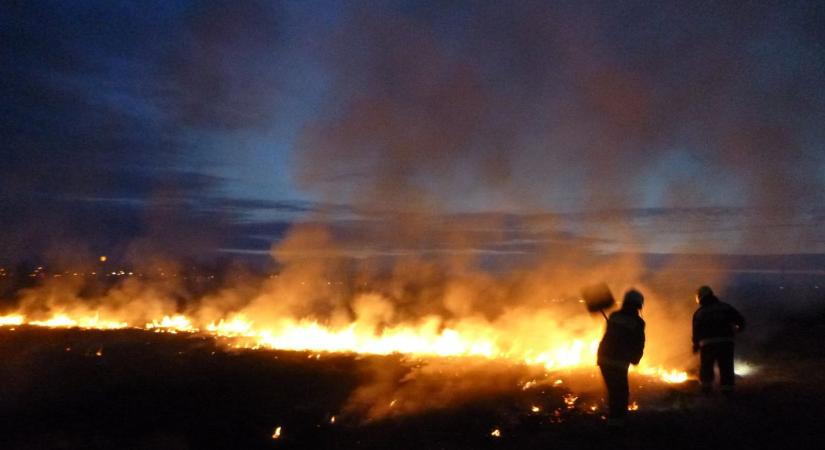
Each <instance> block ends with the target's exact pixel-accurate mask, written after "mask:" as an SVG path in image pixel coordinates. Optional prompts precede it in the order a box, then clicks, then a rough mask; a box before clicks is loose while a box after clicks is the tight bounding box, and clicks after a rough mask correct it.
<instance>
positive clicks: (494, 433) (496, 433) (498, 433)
mask: <svg viewBox="0 0 825 450" xmlns="http://www.w3.org/2000/svg"><path fill="white" fill-rule="evenodd" d="M490 436H492V437H501V430H499V429H498V428H496V429H494V430H493V431H491V432H490Z"/></svg>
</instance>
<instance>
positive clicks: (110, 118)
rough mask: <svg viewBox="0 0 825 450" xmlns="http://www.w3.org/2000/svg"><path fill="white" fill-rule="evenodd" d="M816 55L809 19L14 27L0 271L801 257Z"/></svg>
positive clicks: (283, 14) (821, 68)
mask: <svg viewBox="0 0 825 450" xmlns="http://www.w3.org/2000/svg"><path fill="white" fill-rule="evenodd" d="M823 30H825V7H823V5H822V3H821V2H776V3H764V4H761V5H753V4H750V3H748V4H741V5H735V4H733V2H724V3H723V4H719V3H718V2H678V3H677V2H657V3H650V2H580V1H576V2H554V3H552V4H548V3H547V2H529V1H528V2H519V3H518V4H509V2H449V1H448V2H443V1H439V2H400V1H398V2H392V1H391V2H378V3H377V4H369V3H360V2H355V3H353V4H348V5H347V6H344V3H342V2H314V1H301V2H293V1H283V2H277V1H273V2H265V1H249V2H232V1H220V2H173V1H158V2H148V1H141V2H116V1H100V2H60V1H55V2H48V1H25V2H10V3H7V4H6V5H4V6H3V8H2V10H0V41H2V42H3V45H2V46H0V58H2V64H0V77H1V78H2V81H3V82H2V84H0V97H1V98H2V106H0V135H2V142H0V152H2V153H0V158H2V161H1V162H0V227H2V230H3V234H2V236H1V237H0V248H1V249H2V255H0V259H4V260H13V259H16V258H19V257H21V256H31V255H46V256H48V257H52V258H53V257H58V258H64V259H65V258H69V259H72V258H78V259H82V258H86V257H88V255H95V254H98V253H101V252H107V253H118V254H123V255H127V256H137V257H142V256H145V255H147V254H164V255H166V254H168V255H169V256H198V257H207V258H208V257H209V256H208V255H213V254H215V253H216V252H217V250H218V249H224V250H225V249H242V250H264V251H265V250H267V249H268V248H269V246H270V244H271V243H272V242H273V241H275V240H277V239H278V238H279V237H280V236H282V235H283V233H284V231H285V230H286V229H287V228H288V227H289V224H291V223H293V222H294V221H296V220H299V219H302V220H326V221H328V220H347V223H346V224H340V229H341V230H349V231H342V234H343V235H353V234H359V233H356V232H354V231H352V230H353V229H358V228H359V227H360V225H359V224H363V223H370V224H374V223H375V221H376V220H385V219H387V218H388V217H392V216H394V215H398V214H399V213H409V212H413V213H416V214H421V213H426V214H427V215H433V216H456V215H457V214H460V215H462V216H461V217H465V218H466V217H473V216H469V215H471V214H481V213H484V214H489V213H505V216H504V217H506V220H500V221H498V225H497V227H498V228H499V230H498V231H502V230H503V231H505V232H506V233H505V234H507V236H508V239H510V240H517V241H519V242H522V243H524V242H529V241H530V240H536V241H541V240H553V239H566V238H568V237H570V236H575V237H578V238H580V239H583V240H584V241H583V242H587V245H594V246H596V247H597V248H599V249H601V250H642V251H661V252H670V251H692V250H699V251H714V252H744V253H748V252H772V253H783V252H802V251H807V252H811V251H813V252H822V251H825V234H823V231H822V230H821V226H820V224H821V223H822V219H823V218H824V217H825V210H824V209H823V207H825V189H824V188H823V187H824V186H825V131H824V130H825V127H823V126H822V124H823V123H825V93H824V92H823V89H822V86H825V48H824V47H823V45H825V44H823V43H824V42H825V32H823ZM536 217H544V219H542V220H546V222H547V225H546V226H545V225H542V226H540V227H536V226H535V221H536V219H535V218H536ZM472 222H473V221H472V219H470V220H469V221H468V223H472ZM542 223H544V222H542ZM363 239H365V238H363V237H362V240H363ZM500 239H502V238H501V233H498V234H496V237H490V241H489V245H484V247H485V248H486V249H487V250H489V249H490V248H493V247H495V245H501V244H502V242H503V241H500ZM505 241H506V240H505ZM391 246H392V245H391V244H389V243H384V244H382V245H380V246H379V247H380V248H381V249H384V251H385V250H386V249H387V248H389V247H391ZM520 248H521V247H520ZM67 249H68V250H69V251H67Z"/></svg>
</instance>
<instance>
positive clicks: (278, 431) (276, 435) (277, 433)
mask: <svg viewBox="0 0 825 450" xmlns="http://www.w3.org/2000/svg"><path fill="white" fill-rule="evenodd" d="M280 438H281V427H280V426H277V427H275V431H273V432H272V439H280Z"/></svg>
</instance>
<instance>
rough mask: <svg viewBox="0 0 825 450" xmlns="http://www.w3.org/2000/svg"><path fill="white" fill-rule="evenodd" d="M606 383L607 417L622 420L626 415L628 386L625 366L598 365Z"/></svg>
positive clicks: (628, 394)
mask: <svg viewBox="0 0 825 450" xmlns="http://www.w3.org/2000/svg"><path fill="white" fill-rule="evenodd" d="M599 369H601V371H602V377H604V384H605V385H607V404H608V406H609V409H610V411H609V414H608V418H609V419H614V420H622V419H624V418H625V416H627V401H628V398H629V396H630V387H629V386H628V384H627V367H616V366H599Z"/></svg>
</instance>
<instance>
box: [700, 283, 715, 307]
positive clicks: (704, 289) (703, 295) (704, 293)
mask: <svg viewBox="0 0 825 450" xmlns="http://www.w3.org/2000/svg"><path fill="white" fill-rule="evenodd" d="M712 296H713V289H711V288H710V286H700V287H699V289H697V290H696V303H699V304H702V300H705V299H708V298H710V297H712Z"/></svg>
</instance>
